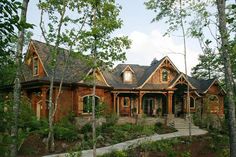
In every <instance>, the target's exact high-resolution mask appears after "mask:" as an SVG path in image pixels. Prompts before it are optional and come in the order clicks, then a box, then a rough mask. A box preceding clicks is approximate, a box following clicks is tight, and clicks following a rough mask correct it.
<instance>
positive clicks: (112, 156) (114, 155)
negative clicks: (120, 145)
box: [99, 151, 128, 157]
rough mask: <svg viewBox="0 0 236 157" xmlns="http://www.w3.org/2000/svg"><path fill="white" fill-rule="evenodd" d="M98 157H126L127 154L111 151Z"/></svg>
mask: <svg viewBox="0 0 236 157" xmlns="http://www.w3.org/2000/svg"><path fill="white" fill-rule="evenodd" d="M99 157H128V154H127V152H125V151H112V152H111V153H108V154H104V155H102V156H99Z"/></svg>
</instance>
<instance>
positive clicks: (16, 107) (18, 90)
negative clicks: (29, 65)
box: [11, 0, 29, 157]
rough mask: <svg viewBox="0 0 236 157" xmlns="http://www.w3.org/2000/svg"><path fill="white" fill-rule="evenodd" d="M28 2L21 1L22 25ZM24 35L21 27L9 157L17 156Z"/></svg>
mask: <svg viewBox="0 0 236 157" xmlns="http://www.w3.org/2000/svg"><path fill="white" fill-rule="evenodd" d="M28 3H29V0H23V3H22V10H21V17H20V18H21V19H20V21H21V22H22V23H26V14H27V9H28ZM24 33H25V29H24V28H23V27H22V28H20V30H19V33H18V42H17V52H16V66H17V69H16V78H15V82H14V83H15V85H14V91H13V92H14V105H13V113H14V114H13V121H14V124H13V125H12V127H11V136H12V138H13V141H12V142H13V143H12V145H11V157H16V156H17V147H18V146H17V138H18V116H19V107H20V93H21V85H20V73H21V61H22V51H23V43H24Z"/></svg>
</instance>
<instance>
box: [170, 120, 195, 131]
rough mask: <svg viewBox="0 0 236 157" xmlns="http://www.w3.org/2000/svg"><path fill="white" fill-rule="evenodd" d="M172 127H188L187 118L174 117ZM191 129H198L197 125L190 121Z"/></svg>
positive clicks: (178, 128)
mask: <svg viewBox="0 0 236 157" xmlns="http://www.w3.org/2000/svg"><path fill="white" fill-rule="evenodd" d="M174 127H175V128H176V129H177V130H180V129H189V120H186V119H183V118H175V119H174ZM191 129H192V130H194V129H199V127H198V126H195V125H194V124H193V122H192V124H191Z"/></svg>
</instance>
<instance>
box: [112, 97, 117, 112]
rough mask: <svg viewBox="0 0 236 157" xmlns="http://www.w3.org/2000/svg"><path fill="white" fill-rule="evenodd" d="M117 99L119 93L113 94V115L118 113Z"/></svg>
mask: <svg viewBox="0 0 236 157" xmlns="http://www.w3.org/2000/svg"><path fill="white" fill-rule="evenodd" d="M116 98H117V93H113V113H116V104H117V101H116Z"/></svg>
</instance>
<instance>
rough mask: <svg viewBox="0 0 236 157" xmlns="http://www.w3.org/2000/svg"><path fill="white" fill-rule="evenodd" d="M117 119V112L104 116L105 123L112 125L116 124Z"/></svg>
mask: <svg viewBox="0 0 236 157" xmlns="http://www.w3.org/2000/svg"><path fill="white" fill-rule="evenodd" d="M118 119H119V116H117V114H115V113H111V114H108V115H107V116H106V124H107V125H110V126H113V125H115V124H117V122H118Z"/></svg>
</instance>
